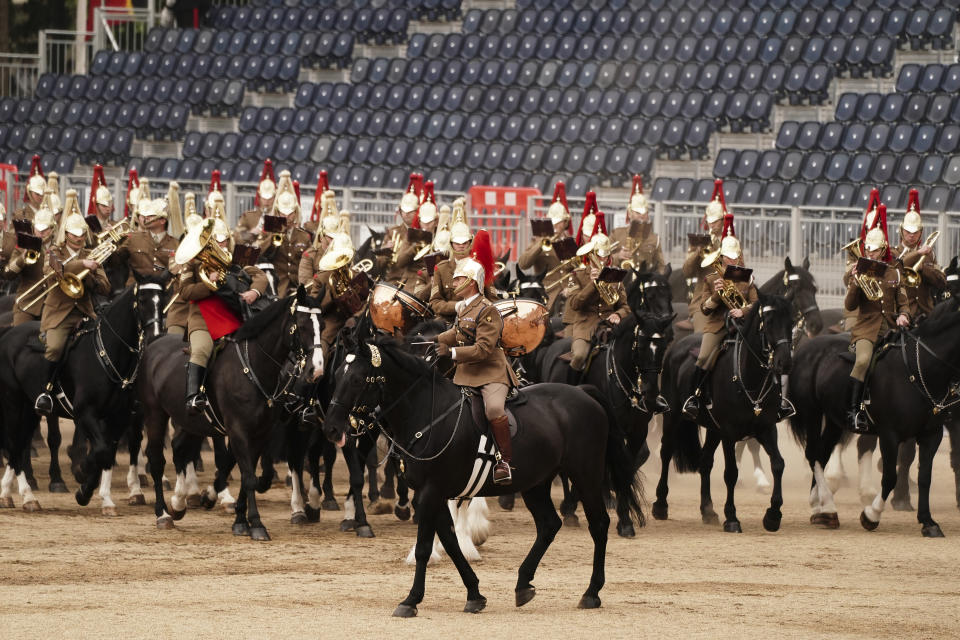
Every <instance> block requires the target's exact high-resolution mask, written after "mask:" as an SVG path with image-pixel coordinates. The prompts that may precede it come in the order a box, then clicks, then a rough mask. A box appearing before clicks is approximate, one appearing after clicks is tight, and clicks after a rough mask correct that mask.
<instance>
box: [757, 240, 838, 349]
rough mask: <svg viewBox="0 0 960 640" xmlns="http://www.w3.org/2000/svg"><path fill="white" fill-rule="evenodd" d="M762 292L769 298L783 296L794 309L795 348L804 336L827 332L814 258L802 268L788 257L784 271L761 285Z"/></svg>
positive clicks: (805, 262) (804, 263)
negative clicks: (821, 308)
mask: <svg viewBox="0 0 960 640" xmlns="http://www.w3.org/2000/svg"><path fill="white" fill-rule="evenodd" d="M759 291H760V293H764V294H766V295H769V296H783V297H784V298H786V299H787V301H788V302H789V303H790V305H791V306H792V308H793V317H794V336H793V339H794V346H796V344H798V343H799V341H800V338H801V337H802V336H804V335H806V336H808V337H813V336H816V335H819V334H820V332H821V331H823V318H822V317H821V315H820V307H819V306H818V305H817V281H816V279H815V278H814V277H813V274H812V273H810V258H804V259H803V263H802V264H801V265H800V266H799V267H798V266H796V265H794V264H793V263H792V262H791V261H790V258H786V259H785V260H784V261H783V269H782V270H780V271H778V272H776V273H775V274H773V276H772V277H771V278H770V279H769V280H767V281H766V282H764V283H763V284H762V285H760V287H759Z"/></svg>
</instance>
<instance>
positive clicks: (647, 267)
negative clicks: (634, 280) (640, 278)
mask: <svg viewBox="0 0 960 640" xmlns="http://www.w3.org/2000/svg"><path fill="white" fill-rule="evenodd" d="M637 271H639V272H640V273H646V272H647V271H650V265H648V264H647V261H646V260H644V261H643V262H641V263H640V266H639V267H637Z"/></svg>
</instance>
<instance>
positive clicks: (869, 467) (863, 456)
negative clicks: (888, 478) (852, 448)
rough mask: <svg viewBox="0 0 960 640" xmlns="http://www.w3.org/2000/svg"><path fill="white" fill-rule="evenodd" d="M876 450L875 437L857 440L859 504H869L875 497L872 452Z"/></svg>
mask: <svg viewBox="0 0 960 640" xmlns="http://www.w3.org/2000/svg"><path fill="white" fill-rule="evenodd" d="M876 448H877V436H875V435H873V434H867V435H862V436H860V437H859V438H857V465H858V466H859V468H860V482H859V484H858V488H859V489H860V502H862V503H863V504H870V501H871V500H873V497H874V496H875V495H877V486H876V485H875V484H874V483H873V451H874V449H876ZM894 464H896V460H894Z"/></svg>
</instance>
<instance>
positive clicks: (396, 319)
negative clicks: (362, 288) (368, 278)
mask: <svg viewBox="0 0 960 640" xmlns="http://www.w3.org/2000/svg"><path fill="white" fill-rule="evenodd" d="M431 315H432V314H431V312H430V308H429V307H428V306H427V304H426V303H425V302H423V301H422V300H420V298H417V297H416V296H414V295H413V294H411V293H407V292H406V291H401V290H400V289H398V288H397V287H395V286H394V285H392V284H388V283H386V282H378V283H377V284H376V285H374V287H373V293H372V294H371V296H370V319H371V320H372V321H373V325H374V326H375V327H376V328H378V329H380V330H381V331H385V332H387V333H389V334H391V335H399V336H402V335H405V334H406V333H407V332H408V331H410V329H412V328H413V327H415V326H416V325H418V324H420V323H421V322H423V320H424V319H425V318H428V317H430V316H431Z"/></svg>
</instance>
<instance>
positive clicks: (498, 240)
mask: <svg viewBox="0 0 960 640" xmlns="http://www.w3.org/2000/svg"><path fill="white" fill-rule="evenodd" d="M467 195H468V197H469V205H470V212H471V216H470V226H471V228H473V229H474V230H477V229H486V230H487V231H489V232H490V240H491V243H492V244H493V253H494V254H495V256H496V257H497V258H498V259H499V258H500V256H502V255H503V254H505V253H506V252H507V251H509V252H510V256H509V258H508V260H514V261H515V260H516V259H517V258H518V257H519V255H520V252H521V251H522V250H523V247H521V246H520V228H521V226H522V225H524V224H526V221H527V219H528V217H529V216H528V213H529V212H528V211H527V204H528V203H529V202H530V201H531V200H530V198H531V197H536V196H540V195H542V194H541V193H540V190H539V189H535V188H530V187H485V186H476V187H470V191H469V192H468V194H467Z"/></svg>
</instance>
